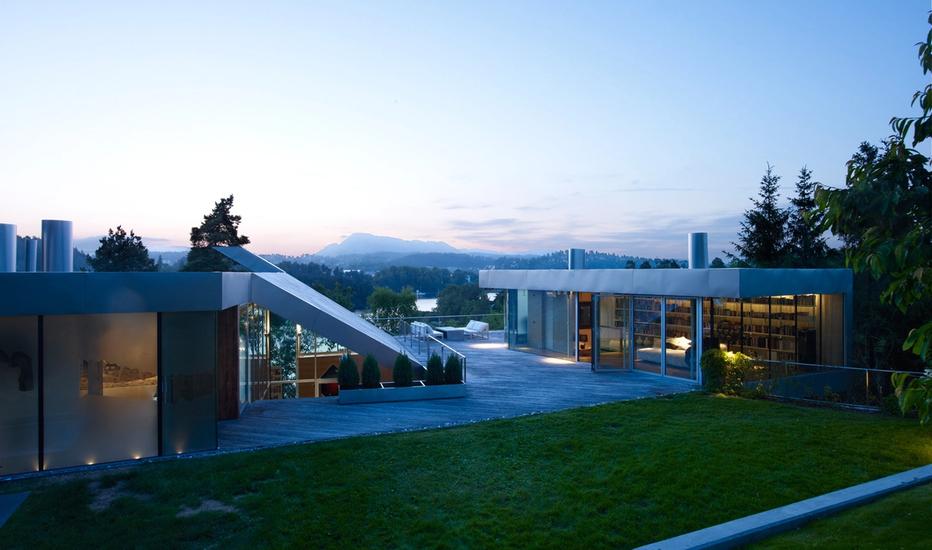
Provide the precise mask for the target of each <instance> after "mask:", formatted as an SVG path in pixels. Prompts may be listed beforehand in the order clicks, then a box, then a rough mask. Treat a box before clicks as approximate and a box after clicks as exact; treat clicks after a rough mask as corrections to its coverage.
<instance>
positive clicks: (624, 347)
mask: <svg viewBox="0 0 932 550" xmlns="http://www.w3.org/2000/svg"><path fill="white" fill-rule="evenodd" d="M630 305H631V300H630V298H629V297H628V296H614V295H611V294H603V295H601V296H600V297H599V355H598V357H599V364H598V367H599V368H622V369H624V368H628V367H629V366H630V361H631V324H630V322H629V319H630V311H629V309H630Z"/></svg>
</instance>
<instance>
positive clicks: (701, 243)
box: [687, 233, 709, 269]
mask: <svg viewBox="0 0 932 550" xmlns="http://www.w3.org/2000/svg"><path fill="white" fill-rule="evenodd" d="M687 249H688V255H689V269H707V268H708V267H709V234H708V233H690V234H689V242H688V245H687Z"/></svg>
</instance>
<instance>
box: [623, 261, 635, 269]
mask: <svg viewBox="0 0 932 550" xmlns="http://www.w3.org/2000/svg"><path fill="white" fill-rule="evenodd" d="M636 267H637V265H636V264H635V263H634V260H628V261H627V262H625V269H635V268H636Z"/></svg>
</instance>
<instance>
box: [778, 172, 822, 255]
mask: <svg viewBox="0 0 932 550" xmlns="http://www.w3.org/2000/svg"><path fill="white" fill-rule="evenodd" d="M818 185H819V183H818V182H816V181H813V180H812V170H809V169H808V168H806V167H805V166H803V167H802V168H801V169H800V170H799V176H798V177H797V179H796V196H795V197H793V198H792V199H790V203H791V204H792V207H791V208H790V217H789V226H788V227H787V236H788V245H789V252H790V254H791V256H792V261H793V265H794V267H818V266H821V265H824V263H825V260H826V258H827V257H828V250H829V248H828V244H826V242H825V238H824V237H823V236H822V235H823V233H824V232H825V229H824V228H823V227H822V214H821V212H820V211H819V209H818V208H817V207H816V202H815V189H816V187H817V186H818Z"/></svg>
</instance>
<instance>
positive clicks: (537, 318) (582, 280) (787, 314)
mask: <svg viewBox="0 0 932 550" xmlns="http://www.w3.org/2000/svg"><path fill="white" fill-rule="evenodd" d="M852 280H853V278H852V273H851V271H850V270H847V269H708V268H694V269H591V270H590V269H584V268H583V269H579V268H576V269H567V270H489V271H481V272H480V274H479V284H480V286H482V287H483V288H488V289H499V290H503V291H505V292H506V293H507V294H506V295H507V300H506V329H505V330H506V336H505V337H506V341H507V344H508V347H509V348H511V349H516V350H520V351H527V352H531V353H538V354H542V355H548V356H553V357H557V358H561V359H567V360H572V361H583V362H588V363H590V364H591V366H592V368H593V370H606V369H633V370H639V371H644V372H649V373H653V374H658V375H663V376H672V377H676V378H683V379H688V380H693V381H696V382H698V381H700V379H701V373H700V370H699V357H700V356H701V355H702V352H703V351H704V350H707V349H712V348H719V349H723V350H728V351H739V352H743V353H745V354H747V355H750V356H751V357H753V358H755V359H756V360H758V361H772V362H785V363H799V364H808V365H834V366H837V365H846V364H847V357H848V353H849V346H850V330H851V326H852V323H851V318H850V315H851V311H852V307H851V305H852V304H851V300H852Z"/></svg>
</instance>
